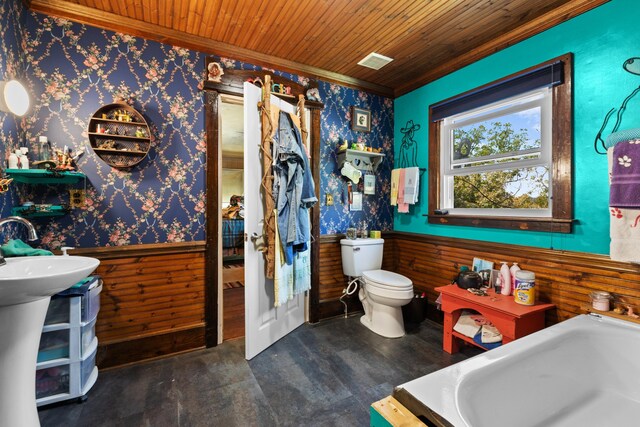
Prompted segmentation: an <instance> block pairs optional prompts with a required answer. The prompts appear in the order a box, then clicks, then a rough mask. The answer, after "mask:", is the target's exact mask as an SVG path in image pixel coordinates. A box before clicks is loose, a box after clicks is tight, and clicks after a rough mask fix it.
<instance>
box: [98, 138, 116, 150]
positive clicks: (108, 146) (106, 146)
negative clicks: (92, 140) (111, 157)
mask: <svg viewBox="0 0 640 427" xmlns="http://www.w3.org/2000/svg"><path fill="white" fill-rule="evenodd" d="M98 148H100V149H103V150H116V149H117V147H116V142H115V141H114V140H112V139H108V140H106V141H100V142H98Z"/></svg>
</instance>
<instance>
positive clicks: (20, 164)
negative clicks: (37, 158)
mask: <svg viewBox="0 0 640 427" xmlns="http://www.w3.org/2000/svg"><path fill="white" fill-rule="evenodd" d="M16 157H17V158H18V168H20V169H24V167H22V151H20V149H19V148H18V149H17V150H16ZM27 163H29V161H28V160H27ZM27 166H28V165H27Z"/></svg>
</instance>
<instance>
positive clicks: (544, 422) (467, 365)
mask: <svg viewBox="0 0 640 427" xmlns="http://www.w3.org/2000/svg"><path fill="white" fill-rule="evenodd" d="M394 395H396V396H397V398H399V400H400V401H401V402H402V400H403V399H402V396H403V395H404V396H407V395H409V397H411V398H413V400H414V403H415V402H416V401H417V402H419V404H420V405H421V406H423V407H426V408H428V409H430V410H431V411H433V412H435V413H436V414H438V415H439V416H440V417H442V418H444V419H445V420H446V421H448V422H449V423H450V424H451V425H453V426H455V427H459V426H470V427H534V426H535V427H542V426H546V427H549V426H558V427H560V426H561V427H573V426H576V427H587V426H598V427H601V426H632V425H640V325H638V324H635V323H631V322H626V321H621V320H616V319H612V318H607V317H604V316H603V317H598V316H592V315H581V316H577V317H574V318H572V319H570V320H567V321H564V322H562V323H559V324H557V325H554V326H552V327H549V328H546V329H544V330H542V331H540V332H537V333H534V334H531V335H529V336H526V337H524V338H520V339H519V340H517V341H513V342H511V343H509V344H506V345H504V346H502V347H499V348H497V349H495V350H492V351H488V352H486V353H483V354H480V355H478V356H476V357H473V358H471V359H468V360H465V361H463V362H460V363H457V364H455V365H452V366H449V367H448V368H445V369H441V370H439V371H437V372H434V373H432V374H429V375H426V376H424V377H421V378H418V379H416V380H413V381H410V382H408V383H405V384H403V385H401V386H398V387H396V391H395V392H394ZM403 403H404V402H403ZM414 406H415V405H414ZM410 408H411V406H410ZM414 412H415V411H414ZM427 412H429V411H427ZM436 418H437V417H436ZM443 425H446V423H443Z"/></svg>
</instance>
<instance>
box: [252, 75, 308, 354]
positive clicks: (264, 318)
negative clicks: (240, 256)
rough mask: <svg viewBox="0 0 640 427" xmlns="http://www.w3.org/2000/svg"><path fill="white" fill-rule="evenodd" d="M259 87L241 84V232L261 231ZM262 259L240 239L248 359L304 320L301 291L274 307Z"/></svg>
mask: <svg viewBox="0 0 640 427" xmlns="http://www.w3.org/2000/svg"><path fill="white" fill-rule="evenodd" d="M261 94H262V91H261V89H260V88H258V87H256V86H255V85H253V84H250V83H245V84H244V173H245V175H244V176H245V178H244V211H245V214H244V228H245V233H247V235H248V236H251V235H252V234H253V233H256V234H257V235H261V234H262V219H263V218H264V203H263V197H264V195H263V194H262V192H261V191H260V183H261V180H262V160H261V159H260V148H259V147H260V140H261V125H260V113H259V112H258V107H257V105H258V101H260V98H261ZM271 105H276V106H278V107H279V108H280V109H281V110H283V111H286V112H294V111H295V108H294V106H292V105H291V104H289V103H287V102H285V101H282V100H280V99H279V98H276V97H275V96H271ZM264 268H265V262H264V256H263V255H262V252H258V251H257V250H256V247H255V245H254V243H253V242H252V240H251V239H250V238H249V239H246V241H245V243H244V272H245V273H244V285H245V287H244V302H245V317H244V318H245V357H246V359H247V360H250V359H252V358H253V357H255V356H256V355H258V354H259V353H260V352H262V351H263V350H264V349H266V348H267V347H269V346H270V345H271V344H273V343H274V342H276V341H278V340H279V339H280V338H282V337H284V336H285V335H287V334H288V333H289V332H291V331H293V330H294V329H295V328H297V327H298V326H300V325H302V324H303V323H304V312H305V310H304V303H305V298H304V294H300V295H297V296H296V297H295V298H294V299H293V300H291V301H289V302H288V303H287V304H286V305H281V306H280V307H277V308H276V307H274V306H273V303H274V290H273V279H267V278H266V277H265V269H264Z"/></svg>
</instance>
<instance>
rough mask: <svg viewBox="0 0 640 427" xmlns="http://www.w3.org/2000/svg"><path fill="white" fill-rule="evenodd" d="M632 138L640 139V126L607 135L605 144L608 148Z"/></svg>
mask: <svg viewBox="0 0 640 427" xmlns="http://www.w3.org/2000/svg"><path fill="white" fill-rule="evenodd" d="M630 139H640V128H635V129H625V130H621V131H619V132H613V133H612V134H611V135H609V136H608V137H607V140H606V141H605V143H604V146H605V147H606V148H611V147H613V146H615V145H616V144H617V143H618V142H622V141H629V140H630Z"/></svg>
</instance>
